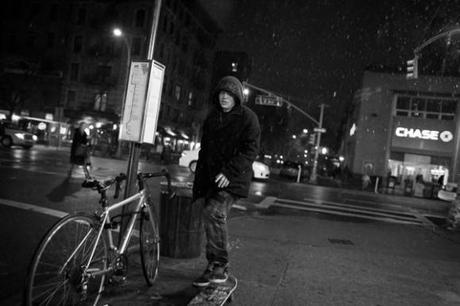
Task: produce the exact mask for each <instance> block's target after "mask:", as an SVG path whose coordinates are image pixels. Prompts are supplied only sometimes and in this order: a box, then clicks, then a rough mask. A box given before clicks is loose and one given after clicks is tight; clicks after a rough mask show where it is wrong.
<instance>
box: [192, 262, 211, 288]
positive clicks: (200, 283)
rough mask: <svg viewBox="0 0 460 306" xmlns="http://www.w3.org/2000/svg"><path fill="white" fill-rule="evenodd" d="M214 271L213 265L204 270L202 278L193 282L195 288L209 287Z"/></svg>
mask: <svg viewBox="0 0 460 306" xmlns="http://www.w3.org/2000/svg"><path fill="white" fill-rule="evenodd" d="M212 271H213V264H208V266H207V268H206V270H204V272H203V274H201V276H200V277H198V278H197V279H195V280H194V281H193V286H197V287H206V286H209V284H210V281H209V278H210V277H211V275H212Z"/></svg>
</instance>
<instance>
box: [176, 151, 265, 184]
mask: <svg viewBox="0 0 460 306" xmlns="http://www.w3.org/2000/svg"><path fill="white" fill-rule="evenodd" d="M198 152H200V150H184V151H183V152H182V155H181V157H180V158H179V166H182V167H188V168H189V169H190V171H192V172H193V173H195V170H196V164H197V161H198ZM252 171H253V178H254V179H259V180H268V178H269V177H270V167H268V166H267V165H266V164H264V163H261V162H259V161H254V162H253V163H252Z"/></svg>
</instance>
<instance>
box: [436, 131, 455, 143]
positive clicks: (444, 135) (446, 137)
mask: <svg viewBox="0 0 460 306" xmlns="http://www.w3.org/2000/svg"><path fill="white" fill-rule="evenodd" d="M439 139H441V141H443V142H449V141H452V139H454V135H453V134H452V132H450V131H442V132H441V133H440V134H439Z"/></svg>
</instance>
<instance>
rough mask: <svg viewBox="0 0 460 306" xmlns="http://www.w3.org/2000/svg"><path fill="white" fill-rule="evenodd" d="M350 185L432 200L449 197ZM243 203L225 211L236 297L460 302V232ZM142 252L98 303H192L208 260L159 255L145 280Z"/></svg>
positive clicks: (100, 167) (105, 163)
mask: <svg viewBox="0 0 460 306" xmlns="http://www.w3.org/2000/svg"><path fill="white" fill-rule="evenodd" d="M143 163H144V161H142V160H141V164H143ZM93 165H94V167H95V174H96V175H97V176H104V175H107V176H110V175H114V174H116V173H119V172H124V171H126V167H127V160H113V159H106V158H100V157H94V158H93ZM145 167H148V168H153V169H159V168H162V167H163V166H158V165H157V166H155V165H152V164H150V163H145ZM321 188H330V187H321ZM348 192H350V193H359V194H360V195H363V197H364V196H366V197H367V196H369V197H374V196H375V197H379V198H380V197H382V198H385V197H388V199H389V200H392V202H393V203H394V202H395V199H396V200H397V202H398V203H400V204H401V205H404V207H418V208H422V209H426V210H430V209H433V208H436V209H439V207H440V205H441V206H442V205H447V204H448V203H444V202H440V201H433V200H427V199H420V198H409V197H397V198H396V197H395V196H391V195H383V194H374V193H370V192H362V191H354V190H346V189H344V190H343V193H348ZM75 200H78V199H75ZM80 200H81V199H80ZM242 204H243V206H244V207H246V208H248V211H246V212H244V213H243V212H241V211H238V210H235V209H234V210H232V213H231V218H230V219H229V228H230V244H231V264H232V266H231V272H232V273H233V274H234V275H235V276H236V277H237V279H238V289H237V291H236V292H235V300H234V302H233V305H251V306H252V305H256V306H257V305H283V306H284V305H376V304H379V305H455V304H457V305H458V304H460V273H458V271H460V260H459V257H458V254H460V237H459V235H458V233H450V232H444V231H441V230H439V229H436V228H421V227H419V226H407V225H396V224H387V223H380V222H372V221H364V222H351V221H347V220H345V221H342V220H340V218H339V219H336V217H330V216H327V215H322V216H321V217H311V216H309V215H308V214H306V213H300V212H299V213H298V214H295V215H294V214H292V212H291V214H289V213H283V212H277V211H271V210H270V211H263V210H257V209H255V207H254V205H253V203H250V202H243V203H242ZM425 253H427V255H424V254H425ZM139 262H140V261H139V255H138V254H137V253H135V254H132V255H131V256H130V258H129V266H128V280H127V282H126V283H125V284H123V285H121V286H108V287H107V289H106V292H104V294H103V296H102V301H101V302H100V305H113V306H122V305H123V306H124V305H133V306H137V305H139V306H141V305H186V304H187V302H188V301H189V300H191V299H192V298H193V296H194V295H195V294H196V292H197V291H196V289H195V288H194V287H193V286H191V283H192V280H193V279H194V278H196V277H197V276H198V275H199V274H200V273H201V272H202V271H203V268H204V267H205V260H204V256H203V255H201V256H200V257H198V258H192V259H180V258H179V259H175V258H168V257H162V258H161V263H160V271H159V276H158V279H157V281H156V283H155V284H154V286H152V287H147V286H146V284H145V281H144V279H143V275H142V270H141V267H140V265H139Z"/></svg>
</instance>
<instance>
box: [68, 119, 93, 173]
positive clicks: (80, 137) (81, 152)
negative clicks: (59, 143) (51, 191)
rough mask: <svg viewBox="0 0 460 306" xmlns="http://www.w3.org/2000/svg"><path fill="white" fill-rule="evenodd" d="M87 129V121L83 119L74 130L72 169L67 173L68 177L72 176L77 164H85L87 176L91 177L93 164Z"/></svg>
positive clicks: (71, 150) (84, 168) (84, 169)
mask: <svg viewBox="0 0 460 306" xmlns="http://www.w3.org/2000/svg"><path fill="white" fill-rule="evenodd" d="M85 129H86V123H85V122H83V121H82V122H80V124H79V126H78V127H77V128H76V129H75V131H74V134H73V139H72V147H71V148H70V169H69V172H68V175H67V176H68V177H71V176H72V172H73V168H74V167H75V166H83V171H84V172H85V178H87V179H89V178H91V176H90V174H89V167H90V166H91V160H90V153H89V139H88V134H87V133H86V131H85Z"/></svg>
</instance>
